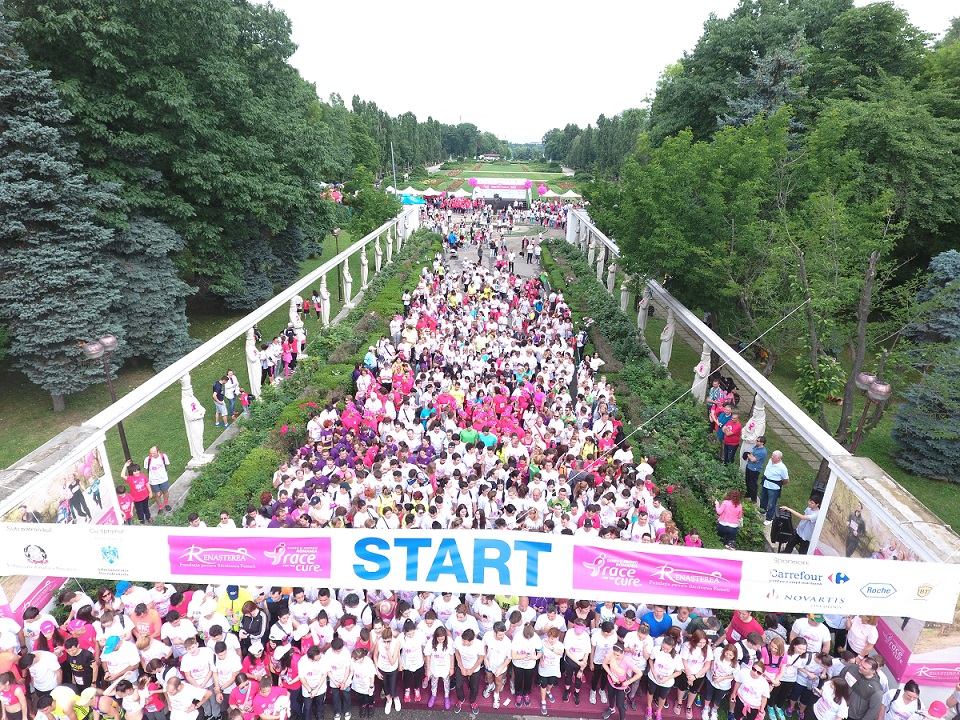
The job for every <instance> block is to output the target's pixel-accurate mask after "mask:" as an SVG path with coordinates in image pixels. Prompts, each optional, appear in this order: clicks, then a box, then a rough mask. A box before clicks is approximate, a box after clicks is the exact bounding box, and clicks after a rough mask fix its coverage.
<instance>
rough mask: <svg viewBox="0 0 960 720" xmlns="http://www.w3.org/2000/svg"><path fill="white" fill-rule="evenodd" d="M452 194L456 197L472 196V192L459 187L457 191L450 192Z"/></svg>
mask: <svg viewBox="0 0 960 720" xmlns="http://www.w3.org/2000/svg"><path fill="white" fill-rule="evenodd" d="M450 196H451V197H456V198H463V197H470V193H468V192H467V191H466V190H464V189H463V188H458V189H457V190H456V191H454V192H452V193H450Z"/></svg>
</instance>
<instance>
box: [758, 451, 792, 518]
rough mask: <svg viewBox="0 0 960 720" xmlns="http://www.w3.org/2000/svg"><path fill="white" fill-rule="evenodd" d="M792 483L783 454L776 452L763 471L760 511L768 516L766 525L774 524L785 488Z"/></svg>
mask: <svg viewBox="0 0 960 720" xmlns="http://www.w3.org/2000/svg"><path fill="white" fill-rule="evenodd" d="M789 481H790V473H789V472H788V471H787V466H786V465H785V464H784V462H783V453H782V452H780V451H779V450H774V451H773V452H772V453H771V454H770V462H768V463H767V467H766V468H765V469H764V471H763V485H762V486H761V488H760V509H761V511H763V512H764V514H765V515H766V519H765V520H764V522H763V524H764V525H772V524H773V516H774V515H776V513H777V503H778V502H779V501H780V493H781V492H783V486H784V485H786V484H787V483H788V482H789Z"/></svg>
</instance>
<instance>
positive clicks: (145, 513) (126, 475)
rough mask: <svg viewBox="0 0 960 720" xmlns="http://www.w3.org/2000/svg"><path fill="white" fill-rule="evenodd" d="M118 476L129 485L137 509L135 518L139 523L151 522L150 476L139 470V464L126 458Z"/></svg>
mask: <svg viewBox="0 0 960 720" xmlns="http://www.w3.org/2000/svg"><path fill="white" fill-rule="evenodd" d="M120 477H121V478H123V480H124V482H126V483H127V485H129V486H130V496H131V497H132V498H133V505H134V507H135V508H136V509H137V520H139V521H140V524H141V525H145V524H147V523H152V522H153V518H152V517H150V478H148V477H147V476H146V475H144V474H143V473H142V472H141V471H140V466H139V465H135V464H134V463H133V462H132V461H130V460H127V462H125V463H124V464H123V468H122V469H121V470H120Z"/></svg>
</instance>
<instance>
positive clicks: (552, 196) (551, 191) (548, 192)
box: [540, 190, 560, 198]
mask: <svg viewBox="0 0 960 720" xmlns="http://www.w3.org/2000/svg"><path fill="white" fill-rule="evenodd" d="M540 197H549V198H554V197H560V196H559V195H558V194H557V193H555V192H554V191H553V190H547V191H546V192H545V193H544V194H543V195H541V196H540Z"/></svg>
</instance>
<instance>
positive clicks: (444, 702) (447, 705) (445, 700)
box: [443, 695, 450, 710]
mask: <svg viewBox="0 0 960 720" xmlns="http://www.w3.org/2000/svg"><path fill="white" fill-rule="evenodd" d="M443 706H444V707H445V708H446V709H447V710H449V709H450V696H449V695H448V696H447V697H445V698H444V699H443Z"/></svg>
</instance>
